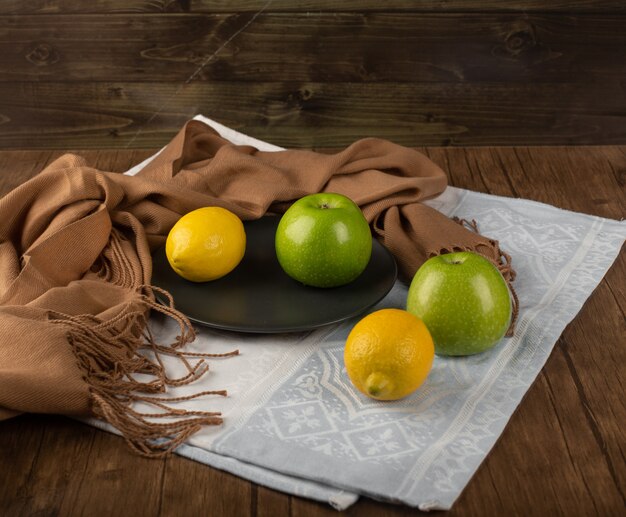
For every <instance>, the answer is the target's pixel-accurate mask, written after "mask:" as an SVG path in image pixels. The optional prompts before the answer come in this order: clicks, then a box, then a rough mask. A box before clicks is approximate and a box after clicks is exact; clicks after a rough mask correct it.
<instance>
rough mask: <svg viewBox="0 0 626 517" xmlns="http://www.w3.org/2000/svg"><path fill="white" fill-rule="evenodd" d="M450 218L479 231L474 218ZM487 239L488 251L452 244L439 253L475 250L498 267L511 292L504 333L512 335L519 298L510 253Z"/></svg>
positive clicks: (494, 241) (508, 335)
mask: <svg viewBox="0 0 626 517" xmlns="http://www.w3.org/2000/svg"><path fill="white" fill-rule="evenodd" d="M452 220H453V221H454V222H455V223H458V224H460V225H461V226H464V227H466V228H467V229H469V230H471V231H473V232H474V233H479V231H478V223H477V222H476V220H475V219H472V220H471V221H470V220H467V219H461V218H459V217H453V218H452ZM488 241H489V246H487V245H485V246H486V247H487V248H488V251H489V253H481V251H480V249H477V250H470V249H465V248H463V247H460V246H454V247H452V248H446V249H443V250H440V251H439V254H442V253H453V252H456V251H477V252H478V253H480V254H481V255H483V256H484V257H485V258H486V259H488V260H489V261H490V262H492V263H493V264H494V265H495V266H496V267H497V268H498V271H500V273H501V274H502V276H503V278H504V280H505V282H506V285H507V286H508V288H509V293H510V294H511V307H512V308H511V323H510V324H509V328H508V329H507V331H506V334H505V335H506V337H512V336H513V335H514V334H515V325H516V324H517V318H518V316H519V298H518V297H517V293H516V292H515V288H514V287H513V281H514V280H515V276H516V273H515V270H514V269H513V267H512V265H511V255H509V254H508V253H506V252H505V251H503V250H502V249H501V248H500V244H499V243H498V241H496V240H494V239H488Z"/></svg>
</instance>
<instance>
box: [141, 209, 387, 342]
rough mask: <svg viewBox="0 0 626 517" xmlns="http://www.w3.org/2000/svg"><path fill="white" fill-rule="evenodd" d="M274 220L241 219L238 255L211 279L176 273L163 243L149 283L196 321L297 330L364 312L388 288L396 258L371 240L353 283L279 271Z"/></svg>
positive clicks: (228, 327)
mask: <svg viewBox="0 0 626 517" xmlns="http://www.w3.org/2000/svg"><path fill="white" fill-rule="evenodd" d="M279 219H280V218H279V217H271V216H270V217H263V218H261V219H258V220H256V221H248V222H246V223H245V229H246V238H247V244H246V254H245V256H244V258H243V260H242V261H241V263H240V264H239V265H238V266H237V267H236V268H235V269H234V270H233V271H232V272H231V273H229V274H228V275H226V276H225V277H222V278H220V279H218V280H214V281H212V282H205V283H194V282H189V281H187V280H185V279H184V278H181V277H180V276H178V275H177V274H176V273H175V272H174V270H173V269H172V268H171V267H170V265H169V263H168V262H167V258H166V256H165V248H160V249H159V250H157V251H156V252H155V253H154V256H153V272H152V283H153V284H154V285H156V286H158V287H161V288H163V289H165V290H166V291H169V292H170V293H171V295H172V296H173V297H174V302H175V304H176V308H177V309H178V310H180V311H181V312H182V313H183V314H185V315H186V316H187V317H188V318H189V319H190V320H192V321H194V322H196V323H201V324H204V325H208V326H210V327H216V328H220V329H226V330H236V331H240V332H261V333H270V332H297V331H303V330H309V329H312V328H315V327H320V326H323V325H328V324H330V323H336V322H338V321H342V320H344V319H347V318H350V317H351V316H355V315H357V314H359V313H361V312H363V311H365V310H366V309H368V308H369V307H371V306H372V305H374V304H375V303H377V302H378V301H380V300H381V299H382V298H384V296H385V295H386V294H387V293H388V292H389V291H390V290H391V288H392V287H393V284H394V282H395V281H396V276H397V267H396V262H395V260H394V258H393V256H392V255H391V253H390V252H389V251H387V249H386V248H385V247H384V246H382V245H381V244H379V243H378V242H377V241H376V240H374V243H373V244H374V245H373V248H372V258H371V259H370V262H369V264H368V266H367V268H366V269H365V271H364V272H363V273H362V274H361V276H359V277H358V278H357V279H356V280H355V281H354V282H352V283H350V284H348V285H344V286H341V287H333V288H328V289H320V288H316V287H307V286H305V285H303V284H301V283H299V282H296V281H295V280H293V279H291V278H290V277H289V276H287V275H286V274H285V272H284V271H283V270H282V268H281V267H280V264H279V263H278V260H277V258H276V253H275V251H274V235H275V232H276V226H277V225H278V221H279ZM160 301H161V302H164V300H163V299H160Z"/></svg>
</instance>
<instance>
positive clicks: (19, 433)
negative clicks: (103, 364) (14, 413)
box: [0, 155, 46, 515]
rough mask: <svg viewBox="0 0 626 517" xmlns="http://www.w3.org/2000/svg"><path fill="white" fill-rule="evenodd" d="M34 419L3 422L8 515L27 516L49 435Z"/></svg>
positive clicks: (0, 493)
mask: <svg viewBox="0 0 626 517" xmlns="http://www.w3.org/2000/svg"><path fill="white" fill-rule="evenodd" d="M0 156H1V155H0ZM33 419H34V417H31V416H20V417H16V418H13V419H11V420H8V421H3V422H0V508H2V509H3V511H4V512H6V514H7V515H25V513H26V512H25V507H26V506H27V505H28V500H29V498H30V497H31V494H32V491H31V487H32V484H31V481H30V480H31V477H32V475H33V470H34V468H35V465H36V462H37V456H38V454H39V450H40V448H41V444H42V442H43V439H44V435H45V433H46V429H45V426H38V425H37V422H33Z"/></svg>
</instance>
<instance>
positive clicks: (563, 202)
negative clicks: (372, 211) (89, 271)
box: [0, 146, 626, 517]
mask: <svg viewBox="0 0 626 517" xmlns="http://www.w3.org/2000/svg"><path fill="white" fill-rule="evenodd" d="M424 151H425V152H426V153H427V154H428V155H429V156H430V157H431V158H432V159H433V160H434V161H435V162H437V163H438V164H440V165H441V166H442V167H443V168H444V170H446V171H447V172H448V174H449V177H450V183H451V184H453V185H456V186H460V187H465V188H469V189H472V190H477V191H482V192H489V193H493V194H500V195H504V196H513V197H524V198H528V199H535V200H538V201H543V202H546V203H550V204H553V205H556V206H559V207H562V208H566V209H570V210H576V211H580V212H585V213H588V214H595V215H599V216H604V217H610V218H614V219H621V218H623V217H624V213H625V196H624V184H625V183H626V146H604V147H517V148H510V147H500V148H487V147H483V148H428V149H425V150H424ZM150 153H151V151H149V150H114V151H86V152H83V153H81V154H83V155H85V156H86V157H87V159H88V160H89V162H90V163H91V164H93V165H94V166H96V167H98V168H100V169H105V170H115V171H122V170H125V169H127V168H129V167H130V166H131V165H132V164H134V163H137V162H138V161H139V160H141V159H143V158H145V157H146V156H148V155H149V154H150ZM60 154H61V152H59V151H3V152H0V194H5V193H6V192H8V191H9V190H10V189H12V188H14V187H15V186H17V185H19V184H20V183H22V182H24V181H25V180H27V179H28V178H29V177H31V176H33V175H35V174H36V173H37V172H38V171H40V170H41V169H42V168H43V167H44V166H45V165H46V164H47V163H49V162H50V161H51V160H53V159H54V158H55V157H57V156H59V155H60ZM625 274H626V258H625V254H624V253H621V254H620V256H619V257H618V259H617V261H616V263H615V264H614V265H613V267H612V268H611V270H610V271H609V273H608V274H607V276H606V277H605V278H604V280H602V282H601V283H600V285H599V286H598V288H597V289H596V290H595V292H594V293H593V294H592V296H591V297H590V298H589V300H588V301H587V302H586V304H585V305H584V307H583V309H582V310H581V312H580V313H579V314H578V316H577V317H576V318H575V319H574V321H573V322H572V323H571V324H570V325H569V326H568V327H567V328H566V330H565V332H564V333H563V335H562V336H561V337H560V339H559V340H558V342H557V344H556V346H555V348H554V351H553V352H552V355H551V356H550V358H549V359H548V362H547V364H546V365H545V367H544V368H543V370H542V372H541V373H540V374H539V376H538V377H537V380H536V381H535V383H534V384H533V385H532V387H531V388H530V389H529V391H528V393H527V395H526V397H525V398H524V400H523V401H522V403H521V404H520V406H519V408H518V409H517V411H516V412H515V413H514V414H513V416H512V418H511V420H510V422H509V424H508V426H507V427H506V429H505V431H504V433H503V434H502V436H501V438H500V439H499V441H498V442H497V443H496V445H495V447H494V448H493V450H492V452H491V453H490V454H489V456H488V457H487V459H486V460H485V461H484V462H483V464H482V465H481V467H480V468H479V470H478V472H477V473H476V475H475V476H474V478H473V479H472V480H471V481H470V483H469V484H468V486H467V488H466V490H465V491H464V492H463V494H462V495H461V496H460V498H459V500H458V501H457V503H456V505H455V506H454V508H453V510H452V511H450V512H449V515H481V516H482V515H541V516H544V515H559V514H560V515H603V516H604V515H619V514H621V515H624V513H623V512H624V511H625V507H626V499H625V492H626V461H625V458H626V431H625V428H626V426H625V425H624V423H625V422H626V405H625V400H626V397H624V379H626V375H625V373H626V372H625V369H624V365H625V364H626V347H625V346H624V344H625V340H624V336H625V335H626V332H625V330H626V324H625V318H624V309H625V308H626V283H625V282H624V278H625V277H626V275H625ZM0 369H1V365H0ZM416 513H419V512H418V511H417V510H414V509H411V508H408V507H403V506H396V505H391V504H385V503H381V502H376V501H372V500H370V499H366V498H362V499H361V500H360V501H359V502H358V503H357V504H356V505H354V506H353V507H352V508H350V509H349V510H347V511H346V514H347V515H359V516H381V517H384V516H392V515H395V516H398V515H409V514H416ZM335 514H336V512H335V510H333V509H331V508H330V507H329V506H326V505H323V504H319V503H315V502H311V501H308V500H305V499H301V498H298V497H291V496H288V495H285V494H282V493H280V492H276V491H273V490H269V489H267V488H263V487H261V486H258V485H256V484H254V483H251V482H248V481H245V480H243V479H239V478H237V477H235V476H232V475H230V474H226V473H223V472H220V471H218V470H215V469H212V468H209V467H206V466H204V465H201V464H199V463H195V462H193V461H191V460H187V459H183V458H181V457H179V456H176V455H173V456H171V457H169V458H167V459H163V460H147V459H144V458H140V457H137V456H136V455H134V454H133V453H131V452H130V451H129V450H128V449H127V446H126V444H125V443H124V441H123V440H122V439H120V438H119V437H117V436H114V435H111V434H109V433H106V432H102V431H99V430H96V429H94V428H92V427H89V426H86V425H83V424H80V423H77V422H75V421H73V420H70V419H68V418H65V417H61V416H35V415H25V416H20V417H18V418H14V419H12V420H9V421H5V422H1V423H0V515H46V516H47V515H88V516H92V515H96V516H97V515H107V516H108V515H132V516H143V515H147V516H153V515H154V516H156V515H168V516H169V515H172V516H181V515H191V516H196V515H215V516H228V515H233V516H258V517H261V516H280V515H290V516H301V515H314V516H322V515H328V516H332V515H335Z"/></svg>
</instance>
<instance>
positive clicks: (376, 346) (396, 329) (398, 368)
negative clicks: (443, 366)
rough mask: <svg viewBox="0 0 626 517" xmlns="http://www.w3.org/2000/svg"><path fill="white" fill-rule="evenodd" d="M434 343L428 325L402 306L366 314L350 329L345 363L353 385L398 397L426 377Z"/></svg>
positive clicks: (377, 396) (378, 394) (383, 396)
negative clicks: (401, 308) (401, 307)
mask: <svg viewBox="0 0 626 517" xmlns="http://www.w3.org/2000/svg"><path fill="white" fill-rule="evenodd" d="M434 356H435V346H434V344H433V339H432V337H431V335H430V332H428V329H427V328H426V325H425V324H424V322H423V321H422V320H420V319H419V318H418V317H416V316H414V315H413V314H410V313H409V312H407V311H403V310H400V309H382V310H379V311H376V312H373V313H371V314H369V315H367V316H365V317H364V318H363V319H362V320H360V321H359V322H358V323H357V324H356V325H355V326H354V328H353V329H352V331H351V332H350V335H349V336H348V339H347V340H346V347H345V350H344V362H345V365H346V370H347V372H348V377H350V380H351V381H352V384H354V386H355V387H356V388H357V389H358V390H359V391H360V392H361V393H363V394H365V395H367V396H368V397H371V398H374V399H378V400H397V399H401V398H403V397H406V396H407V395H409V394H411V393H413V392H414V391H415V390H416V389H417V388H419V386H420V385H421V384H422V383H423V382H424V381H425V380H426V377H427V376H428V373H429V372H430V369H431V367H432V364H433V359H434Z"/></svg>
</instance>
